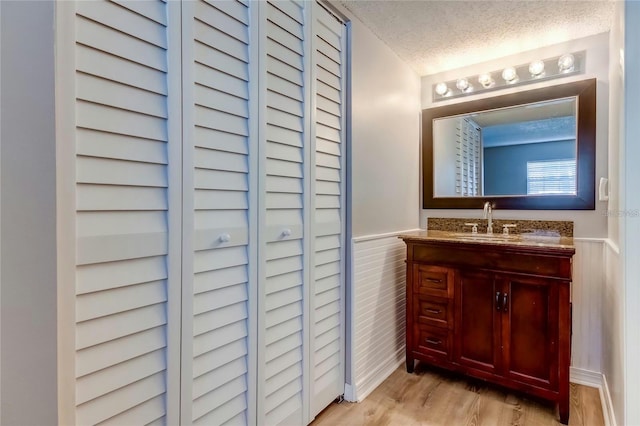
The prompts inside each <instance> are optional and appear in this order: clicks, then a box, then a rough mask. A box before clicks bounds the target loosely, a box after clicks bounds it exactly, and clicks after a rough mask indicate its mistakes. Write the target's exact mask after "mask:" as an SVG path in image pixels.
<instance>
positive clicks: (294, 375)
mask: <svg viewBox="0 0 640 426" xmlns="http://www.w3.org/2000/svg"><path fill="white" fill-rule="evenodd" d="M262 6H263V9H262V16H263V21H262V22H263V25H264V27H263V30H264V32H263V34H264V39H263V40H262V42H263V46H264V47H263V49H262V51H263V52H264V54H263V56H262V57H261V59H263V60H264V63H265V67H264V69H263V70H262V71H263V72H266V75H265V74H263V76H264V77H263V78H264V79H265V83H266V86H265V88H264V90H263V91H262V92H261V96H264V104H263V105H265V106H266V109H265V110H264V115H263V117H262V119H261V121H262V122H266V123H265V124H264V127H263V129H264V134H263V135H262V136H261V175H262V179H264V182H263V183H262V189H263V190H264V194H263V195H262V202H263V204H262V209H263V210H264V212H263V215H264V217H263V218H262V223H261V225H262V228H261V231H260V232H261V235H262V241H263V242H262V243H261V246H260V262H261V271H260V281H259V286H260V301H261V306H260V320H259V324H260V330H259V333H261V335H260V341H259V347H260V351H261V353H260V354H259V360H260V362H259V373H258V374H259V378H258V386H259V396H258V413H259V417H258V424H265V425H276V424H303V423H305V422H304V421H303V415H304V413H303V406H304V404H305V403H304V402H303V401H304V398H303V388H304V383H303V372H304V369H305V367H304V358H305V355H304V346H303V339H304V336H305V333H307V332H308V327H305V325H304V319H305V316H306V314H305V307H304V303H305V302H304V287H303V286H304V282H305V273H306V271H305V268H304V265H305V259H304V254H303V253H304V247H305V241H304V237H305V235H304V228H305V223H304V187H305V165H304V163H305V162H304V158H305V137H306V135H305V123H304V120H305V118H304V117H305V112H304V111H305V100H306V99H305V90H306V88H305V84H304V81H305V66H304V63H305V58H304V55H305V51H304V38H305V37H304V34H305V25H304V14H305V10H304V6H305V4H304V3H302V2H300V3H298V2H293V1H289V0H284V1H272V2H268V3H266V4H262Z"/></svg>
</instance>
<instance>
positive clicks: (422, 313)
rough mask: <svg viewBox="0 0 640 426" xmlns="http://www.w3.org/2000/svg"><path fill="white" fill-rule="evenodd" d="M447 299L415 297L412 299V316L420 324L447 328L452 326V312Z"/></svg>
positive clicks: (419, 295) (420, 295)
mask: <svg viewBox="0 0 640 426" xmlns="http://www.w3.org/2000/svg"><path fill="white" fill-rule="evenodd" d="M451 306H452V305H451V303H450V301H449V299H443V298H439V297H433V296H425V295H422V294H418V295H416V297H414V299H413V314H414V317H415V321H416V322H418V323H420V324H425V325H433V326H436V327H444V328H449V326H452V325H453V312H452V311H451Z"/></svg>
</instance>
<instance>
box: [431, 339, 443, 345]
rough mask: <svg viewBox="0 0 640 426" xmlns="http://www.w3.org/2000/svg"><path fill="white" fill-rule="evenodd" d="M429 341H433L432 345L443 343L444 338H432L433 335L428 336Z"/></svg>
mask: <svg viewBox="0 0 640 426" xmlns="http://www.w3.org/2000/svg"><path fill="white" fill-rule="evenodd" d="M427 343H431V344H432V345H439V344H441V343H442V340H440V339H432V338H431V337H427Z"/></svg>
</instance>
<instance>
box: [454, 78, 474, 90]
mask: <svg viewBox="0 0 640 426" xmlns="http://www.w3.org/2000/svg"><path fill="white" fill-rule="evenodd" d="M456 87H457V88H458V89H460V91H461V92H468V91H469V90H471V85H470V84H469V80H467V79H466V78H459V79H458V81H456Z"/></svg>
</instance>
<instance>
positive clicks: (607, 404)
mask: <svg viewBox="0 0 640 426" xmlns="http://www.w3.org/2000/svg"><path fill="white" fill-rule="evenodd" d="M600 401H602V416H603V417H604V426H618V423H617V422H616V413H615V412H614V411H613V401H611V393H609V384H608V383H607V376H605V375H604V374H603V375H602V386H601V387H600Z"/></svg>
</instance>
